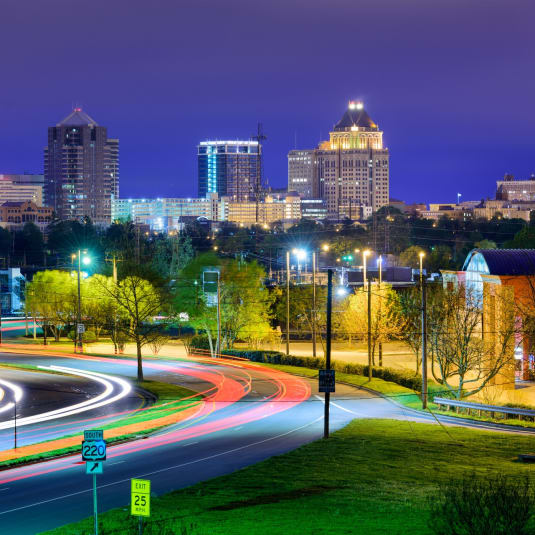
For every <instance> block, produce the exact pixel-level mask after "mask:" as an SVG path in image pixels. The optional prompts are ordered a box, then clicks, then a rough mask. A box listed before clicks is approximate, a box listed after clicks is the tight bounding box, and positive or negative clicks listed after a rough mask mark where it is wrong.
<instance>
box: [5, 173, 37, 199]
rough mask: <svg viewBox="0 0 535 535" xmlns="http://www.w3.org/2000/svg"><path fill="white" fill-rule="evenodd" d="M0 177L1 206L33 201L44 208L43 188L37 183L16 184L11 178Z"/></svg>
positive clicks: (6, 176)
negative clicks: (11, 202) (7, 203)
mask: <svg viewBox="0 0 535 535" xmlns="http://www.w3.org/2000/svg"><path fill="white" fill-rule="evenodd" d="M12 176H17V175H0V204H1V203H4V202H8V201H15V202H17V201H32V202H33V203H35V204H36V205H37V206H43V186H42V185H40V184H35V183H33V184H32V183H22V184H21V183H16V182H14V181H13V180H12V179H11V177H12Z"/></svg>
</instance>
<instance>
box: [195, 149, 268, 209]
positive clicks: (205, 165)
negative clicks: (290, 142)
mask: <svg viewBox="0 0 535 535" xmlns="http://www.w3.org/2000/svg"><path fill="white" fill-rule="evenodd" d="M261 157H262V145H261V144H259V143H258V141H201V143H200V144H199V146H198V147H197V161H198V176H199V189H198V191H199V197H206V195H207V194H208V193H217V194H218V195H219V196H227V197H231V198H232V200H234V201H239V202H243V201H254V200H256V196H257V193H258V192H259V191H260V187H261V180H262V177H261V168H262V166H261Z"/></svg>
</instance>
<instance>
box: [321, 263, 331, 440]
mask: <svg viewBox="0 0 535 535" xmlns="http://www.w3.org/2000/svg"><path fill="white" fill-rule="evenodd" d="M332 309H333V270H332V269H329V270H328V271H327V340H326V348H325V368H326V370H327V373H329V371H330V369H331V325H332ZM330 402H331V393H330V392H329V391H328V389H327V391H326V392H325V407H324V408H325V414H324V418H323V438H329V408H330V407H329V404H330Z"/></svg>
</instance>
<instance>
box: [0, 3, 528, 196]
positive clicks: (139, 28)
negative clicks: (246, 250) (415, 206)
mask: <svg viewBox="0 0 535 535" xmlns="http://www.w3.org/2000/svg"><path fill="white" fill-rule="evenodd" d="M64 7H65V6H64V2H62V1H57V2H54V3H52V4H47V6H46V7H45V6H35V11H36V16H35V17H34V18H33V19H31V20H28V26H27V29H26V30H27V32H28V35H31V39H28V40H18V39H17V38H16V35H15V34H14V33H13V32H14V31H15V30H14V29H13V28H16V26H10V25H8V24H7V23H5V24H4V25H3V26H2V30H3V31H2V32H1V35H0V42H2V43H3V44H5V46H6V47H7V45H8V43H10V42H14V41H17V42H18V43H19V45H18V46H17V47H16V48H15V49H14V50H13V52H12V53H11V54H10V55H9V57H7V58H6V61H5V63H4V65H3V69H4V70H3V74H4V78H5V79H8V80H10V83H9V84H4V86H3V88H2V93H3V96H4V99H3V102H2V103H0V114H1V117H2V121H1V123H0V159H1V162H2V168H1V172H4V173H22V172H24V171H29V172H35V173H39V172H42V171H43V170H42V164H41V150H42V146H43V145H44V144H45V143H46V139H45V138H44V135H43V131H44V128H45V127H46V126H48V125H50V124H55V122H56V121H57V117H58V116H64V115H66V114H67V113H68V112H69V110H70V109H72V107H74V106H75V105H79V106H80V107H82V108H83V109H84V110H86V111H87V112H88V113H89V114H91V115H92V116H95V117H98V118H99V121H100V122H102V124H106V126H107V127H108V128H109V130H110V131H111V132H113V135H114V136H116V137H117V138H119V139H121V146H122V150H121V166H122V176H123V180H122V192H121V193H122V194H124V196H132V197H139V196H143V195H145V196H147V195H149V194H150V193H151V192H152V191H155V192H157V194H158V195H161V196H194V195H195V192H196V190H197V183H196V157H195V156H196V146H197V145H198V143H199V142H200V141H202V140H204V139H207V138H210V139H212V138H217V139H236V138H239V139H247V138H248V137H250V136H252V135H253V134H254V133H255V130H256V125H257V123H258V122H262V123H263V125H264V130H265V132H266V135H267V137H268V139H267V141H266V142H265V143H264V168H265V176H266V177H267V178H268V179H269V181H270V184H271V185H272V186H274V187H280V186H284V184H285V183H286V180H287V159H286V155H287V153H288V152H289V151H290V150H292V149H293V148H295V147H296V148H298V149H305V148H309V147H314V146H316V145H317V143H318V142H319V141H320V140H322V139H324V138H326V136H327V133H328V132H329V131H330V129H331V128H332V126H333V118H335V117H337V116H339V115H340V114H341V113H342V112H343V110H344V108H345V106H346V104H347V101H348V100H352V99H355V100H356V99H361V100H363V101H364V103H365V104H366V107H367V109H368V110H369V112H370V114H371V116H372V117H374V119H375V120H377V122H378V123H379V124H380V125H381V128H382V129H383V130H384V131H385V132H386V133H387V134H386V135H385V146H386V147H388V148H389V150H390V153H391V196H392V197H394V198H403V199H405V200H407V201H409V202H410V201H430V200H434V201H437V202H448V201H451V200H455V196H456V193H457V192H458V191H462V193H463V199H480V198H481V197H485V196H487V195H488V196H492V194H493V191H494V185H495V181H496V180H498V179H499V178H501V177H502V176H503V175H504V174H505V173H506V172H510V173H512V174H514V175H515V176H517V177H519V178H524V177H527V176H529V174H530V173H531V172H533V171H534V170H535V165H534V164H533V158H532V155H531V152H532V148H531V147H532V142H533V135H532V132H533V122H534V118H533V115H532V114H530V113H527V112H526V110H527V109H528V104H529V103H530V101H531V96H530V95H531V94H532V91H533V87H534V84H535V78H534V74H533V73H532V70H531V68H530V53H529V52H530V50H531V48H532V45H531V42H530V37H529V36H530V28H529V21H530V20H531V19H532V15H533V13H534V7H533V6H532V5H531V4H530V3H529V2H526V1H518V0H517V1H513V2H509V3H508V4H507V6H505V4H503V3H497V2H491V3H489V2H486V3H484V4H483V3H481V2H471V3H469V5H465V4H462V3H451V2H449V3H442V4H441V9H437V8H436V6H434V7H433V6H428V5H426V4H425V3H422V2H413V3H412V4H409V5H407V4H406V5H404V6H403V7H402V8H401V7H400V6H397V5H396V3H395V2H389V1H386V2H384V3H383V4H381V5H372V6H369V5H366V6H354V5H351V4H349V3H348V2H345V1H337V2H334V3H333V4H331V5H329V6H326V5H311V6H308V7H307V9H306V10H304V9H303V7H302V6H301V5H299V4H295V5H291V6H288V5H285V6H284V13H285V16H284V19H283V20H279V19H278V18H277V17H276V14H277V13H278V8H279V7H280V8H281V9H282V4H281V5H279V4H278V3H277V2H274V3H273V4H270V6H263V7H259V8H258V9H256V10H254V11H253V10H250V9H248V8H247V4H246V3H242V2H237V3H236V4H235V5H234V7H235V9H232V10H228V11H227V10H224V9H222V8H221V7H220V6H218V5H217V3H214V2H207V3H205V4H203V6H195V5H186V6H184V7H179V6H176V5H174V4H173V3H170V2H165V1H163V2H161V3H160V4H159V5H158V6H155V7H153V8H150V9H148V8H147V7H146V6H145V5H144V4H141V3H136V2H134V3H128V9H126V4H125V3H124V2H122V1H118V2H115V3H114V5H113V6H108V8H107V13H108V16H107V19H106V21H103V22H102V28H101V33H102V36H103V39H101V40H99V41H98V42H97V41H95V42H94V43H93V42H91V45H90V43H89V42H88V43H85V44H84V42H81V43H80V44H79V46H78V47H77V49H76V56H73V52H72V51H70V50H69V48H68V47H67V48H65V49H63V47H58V45H59V43H60V42H62V41H63V40H64V39H68V38H70V37H72V38H74V37H75V36H76V35H78V32H82V33H86V34H90V33H91V32H90V31H89V30H90V28H91V24H93V23H96V18H97V16H98V13H99V10H100V7H101V3H100V2H96V3H95V5H94V6H93V5H92V6H86V7H84V8H81V7H79V6H75V7H73V6H72V5H70V6H69V10H65V9H64ZM208 9H209V10H211V12H212V13H213V14H215V13H217V14H218V16H217V17H216V16H214V17H210V20H209V21H206V19H205V18H203V15H204V14H205V12H206V10H208ZM4 10H5V14H6V16H5V17H4V20H5V21H6V22H7V21H8V20H10V19H14V20H18V19H19V18H21V17H23V15H24V13H23V8H22V6H20V5H17V4H16V3H14V2H8V3H7V4H6V5H5V7H4ZM125 13H126V15H125ZM481 13H484V14H485V16H484V17H482V16H481ZM230 17H234V18H235V19H236V20H235V23H236V24H237V26H238V27H243V28H246V29H244V30H242V31H241V32H236V34H235V35H229V34H227V33H226V32H225V31H224V29H223V28H224V27H225V20H227V19H229V18H230ZM71 18H75V19H76V20H77V24H76V25H74V26H73V27H72V29H71V27H70V26H68V25H67V24H66V23H67V22H68V21H69V20H70V19H71ZM357 18H358V19H362V18H366V19H369V20H375V21H378V22H380V24H379V33H378V34H377V35H376V31H377V30H376V29H375V25H373V24H371V25H361V27H360V30H359V37H358V47H354V46H353V45H354V43H353V35H354V34H353V32H352V31H351V27H352V24H353V22H352V21H354V20H356V19H357ZM123 19H126V21H127V22H128V24H125V23H124V22H121V24H119V21H123ZM216 20H217V21H218V22H215V21H216ZM151 22H152V23H154V24H153V26H151ZM156 22H157V24H156ZM240 22H241V24H240ZM304 22H306V24H304ZM205 23H206V24H207V25H206V26H203V25H204V24H205ZM368 26H369V27H368ZM152 27H154V28H158V31H156V30H153V29H152ZM60 29H61V32H60V31H59V30H60ZM201 29H202V31H201ZM55 30H58V31H57V32H55ZM200 31H201V33H200V37H199V32H200ZM139 35H143V36H144V38H143V39H142V40H140V39H139V38H138V36H139ZM452 35H455V38H454V39H453V38H452ZM496 35H500V36H501V38H500V39H496V38H495V36H496ZM335 38H336V39H337V40H339V41H337V43H338V44H337V47H335V48H333V47H332V46H331V43H332V42H333V40H334V39H335ZM100 41H102V42H100ZM40 42H47V43H49V44H50V46H53V47H55V48H56V50H59V52H58V53H57V54H55V56H54V62H52V63H51V64H47V66H46V72H47V79H48V83H47V87H44V88H43V87H41V86H40V84H31V83H27V81H28V80H29V79H31V76H41V75H42V74H43V73H44V71H43V69H44V66H42V65H41V62H40V60H39V58H38V55H36V54H34V51H35V49H36V46H37V45H38V44H39V43H40ZM255 43H256V44H257V46H256V47H255ZM109 46H112V47H113V48H114V51H115V54H108V47H109ZM356 48H358V53H357V52H355V50H356ZM335 49H336V52H335ZM132 52H133V54H132ZM353 54H356V56H357V58H358V62H357V64H355V63H354V62H353V60H352V56H353ZM97 56H98V57H99V62H100V63H99V68H98V69H96V68H95V67H94V65H95V58H96V57H97ZM108 56H109V57H108ZM229 57H239V58H241V59H243V60H244V61H248V62H249V63H248V65H249V66H248V70H247V72H240V70H239V68H238V67H234V66H232V65H231V63H230V62H228V58H229ZM75 58H76V62H77V64H78V65H84V66H85V68H83V69H75V70H74V71H73V72H72V73H71V74H70V76H69V83H65V82H64V78H63V74H62V73H64V72H66V71H65V69H66V68H67V66H68V65H71V64H72V61H73V60H74V59H75ZM253 58H254V62H253V63H251V60H253ZM208 64H209V65H210V69H208V70H207V69H206V65H208ZM118 65H120V68H118V67H117V66H118ZM348 65H352V67H351V68H349V69H348V68H347V66H348ZM353 65H354V66H353ZM386 65H387V66H388V67H387V68H386V67H385V66H386ZM319 67H321V71H322V72H323V73H324V76H320V77H318V76H317V73H318V68H319ZM335 72H336V73H339V74H337V75H336V76H334V75H333V76H331V75H330V74H329V73H335ZM498 72H500V75H499V76H497V75H496V73H498ZM212 77H217V79H218V80H219V81H218V84H217V85H216V86H214V85H213V84H211V83H207V82H209V81H210V80H211V79H212ZM104 82H105V83H104ZM282 82H284V83H282ZM504 125H506V132H504ZM156 132H157V133H158V135H154V133H156ZM149 183H150V187H148V184H149ZM407 185H409V186H410V187H407Z"/></svg>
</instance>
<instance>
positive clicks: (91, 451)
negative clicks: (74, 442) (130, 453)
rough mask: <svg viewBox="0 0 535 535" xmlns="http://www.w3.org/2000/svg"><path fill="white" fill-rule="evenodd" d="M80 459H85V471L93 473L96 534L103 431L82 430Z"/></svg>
mask: <svg viewBox="0 0 535 535" xmlns="http://www.w3.org/2000/svg"><path fill="white" fill-rule="evenodd" d="M82 460H84V461H85V473H86V474H92V475H93V518H94V525H95V535H98V503H97V474H102V467H103V465H102V461H105V460H106V442H105V440H104V431H102V430H100V429H95V430H91V431H84V440H83V442H82Z"/></svg>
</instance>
